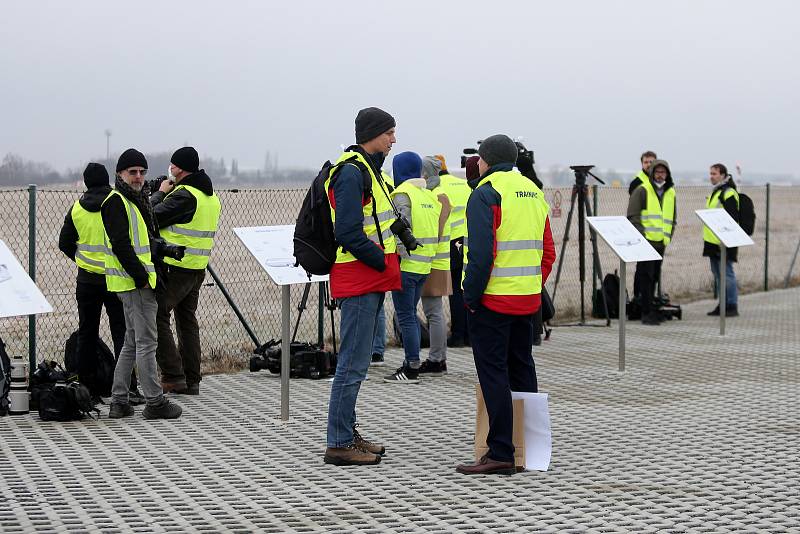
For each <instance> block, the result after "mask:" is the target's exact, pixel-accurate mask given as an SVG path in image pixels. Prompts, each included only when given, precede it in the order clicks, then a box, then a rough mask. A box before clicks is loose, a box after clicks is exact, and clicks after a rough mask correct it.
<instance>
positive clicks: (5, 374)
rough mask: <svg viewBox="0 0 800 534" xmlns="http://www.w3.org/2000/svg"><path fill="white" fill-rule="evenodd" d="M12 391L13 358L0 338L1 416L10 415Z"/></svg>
mask: <svg viewBox="0 0 800 534" xmlns="http://www.w3.org/2000/svg"><path fill="white" fill-rule="evenodd" d="M10 391H11V358H9V357H8V353H7V352H6V344H5V343H3V338H0V416H3V415H6V414H8V407H9V405H10V401H9V400H8V395H9V392H10Z"/></svg>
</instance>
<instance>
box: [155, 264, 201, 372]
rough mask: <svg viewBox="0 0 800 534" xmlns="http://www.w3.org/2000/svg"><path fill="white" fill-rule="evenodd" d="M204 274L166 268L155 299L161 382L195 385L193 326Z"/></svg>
mask: <svg viewBox="0 0 800 534" xmlns="http://www.w3.org/2000/svg"><path fill="white" fill-rule="evenodd" d="M205 275H206V272H205V270H202V271H201V270H192V271H190V270H187V269H173V268H170V269H169V272H168V273H167V274H166V276H165V278H166V280H164V282H165V283H164V284H163V285H162V286H161V287H162V288H161V289H160V293H161V294H160V295H159V298H158V314H157V315H156V325H157V326H158V349H157V350H156V360H157V361H158V366H159V367H160V368H161V380H162V382H168V383H170V384H175V385H178V386H182V385H183V384H186V385H189V386H190V385H194V384H199V383H200V380H201V379H202V376H201V374H200V325H198V324H197V316H196V312H197V301H198V300H199V298H200V286H202V285H203V280H205ZM172 312H175V331H176V333H177V335H178V346H177V347H176V346H175V339H174V338H173V337H172V328H171V327H170V315H171V314H172Z"/></svg>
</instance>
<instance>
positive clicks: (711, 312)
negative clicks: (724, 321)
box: [706, 306, 728, 317]
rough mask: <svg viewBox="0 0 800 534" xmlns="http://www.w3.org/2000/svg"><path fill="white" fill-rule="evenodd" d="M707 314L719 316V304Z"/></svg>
mask: <svg viewBox="0 0 800 534" xmlns="http://www.w3.org/2000/svg"><path fill="white" fill-rule="evenodd" d="M727 312H728V310H725V313H727ZM706 315H708V316H709V317H719V306H717V307H716V308H714V309H713V310H711V311H710V312H708V313H707V314H706Z"/></svg>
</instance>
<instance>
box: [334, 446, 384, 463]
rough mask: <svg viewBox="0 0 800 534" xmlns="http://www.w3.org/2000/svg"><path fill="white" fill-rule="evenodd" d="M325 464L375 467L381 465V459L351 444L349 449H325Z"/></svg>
mask: <svg viewBox="0 0 800 534" xmlns="http://www.w3.org/2000/svg"><path fill="white" fill-rule="evenodd" d="M325 463H326V464H333V465H375V464H379V463H381V457H380V456H379V455H377V454H373V453H371V452H367V451H365V450H363V449H361V448H360V447H357V446H356V445H355V444H352V445H350V446H349V447H328V448H327V449H325Z"/></svg>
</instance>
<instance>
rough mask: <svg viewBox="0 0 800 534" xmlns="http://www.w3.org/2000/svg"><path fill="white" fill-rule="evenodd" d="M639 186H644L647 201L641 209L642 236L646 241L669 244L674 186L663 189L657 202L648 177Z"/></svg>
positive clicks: (672, 218)
mask: <svg viewBox="0 0 800 534" xmlns="http://www.w3.org/2000/svg"><path fill="white" fill-rule="evenodd" d="M640 187H644V190H645V191H646V192H647V203H646V204H645V207H644V209H643V210H642V211H641V216H642V226H643V227H644V237H645V239H647V240H648V241H653V242H655V243H664V245H669V242H670V241H672V229H673V227H674V226H675V188H674V187H670V188H669V189H667V190H666V191H664V195H663V196H662V200H661V202H659V201H658V195H657V194H656V191H655V189H654V188H653V184H652V183H650V180H649V179H648V180H646V181H643V182H642V185H641V186H640ZM662 203H663V204H662Z"/></svg>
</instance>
